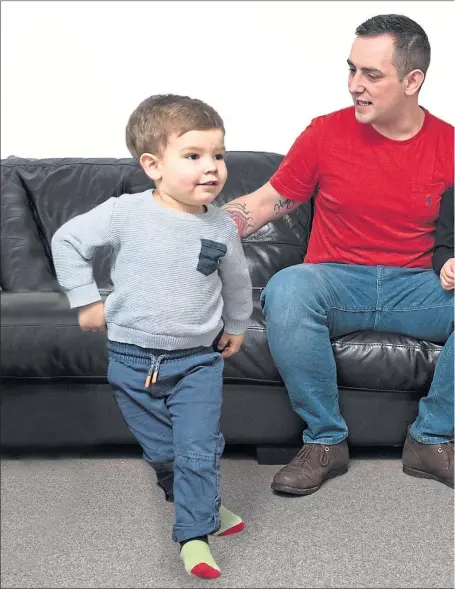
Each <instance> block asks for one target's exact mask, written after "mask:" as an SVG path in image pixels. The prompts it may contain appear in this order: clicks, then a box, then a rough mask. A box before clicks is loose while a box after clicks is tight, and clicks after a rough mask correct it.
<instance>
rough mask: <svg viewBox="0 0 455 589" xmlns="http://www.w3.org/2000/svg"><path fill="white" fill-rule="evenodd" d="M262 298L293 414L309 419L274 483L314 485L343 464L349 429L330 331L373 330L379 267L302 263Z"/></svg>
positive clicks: (308, 488)
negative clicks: (341, 406) (295, 449)
mask: <svg viewBox="0 0 455 589" xmlns="http://www.w3.org/2000/svg"><path fill="white" fill-rule="evenodd" d="M261 302H262V305H263V311H264V315H265V319H266V324H267V337H268V343H269V347H270V350H271V353H272V356H273V359H274V361H275V363H276V366H277V368H278V370H279V372H280V374H281V376H282V378H283V381H284V383H285V385H286V388H287V390H288V393H289V397H290V400H291V404H292V406H293V408H294V410H295V411H296V413H297V414H298V415H299V416H300V417H301V418H302V419H303V421H304V422H305V423H306V425H307V426H306V428H305V429H304V431H303V436H302V437H303V442H304V444H303V447H302V448H301V450H300V451H299V452H298V454H297V456H296V457H295V458H294V459H293V460H292V461H291V463H290V464H289V465H287V466H285V467H284V468H283V469H281V470H280V471H279V472H278V473H276V474H275V476H274V478H273V482H272V489H273V490H274V491H280V492H285V493H291V494H296V495H309V494H311V493H314V492H316V491H317V490H318V489H319V488H320V486H321V484H322V483H323V482H324V481H325V480H327V479H329V478H333V477H335V476H339V475H341V474H344V473H345V472H346V471H347V465H348V461H349V452H348V447H347V443H346V441H345V439H346V437H347V435H348V430H347V426H346V423H345V421H344V419H343V417H342V416H341V414H340V409H339V397H338V386H337V374H336V365H335V359H334V355H333V351H332V345H331V341H330V338H331V337H334V336H339V335H343V334H346V333H350V332H353V331H358V330H367V329H372V328H373V325H374V318H375V309H376V269H375V268H372V267H366V266H347V265H342V264H300V265H298V266H293V267H290V268H286V269H285V270H282V271H281V272H279V273H278V274H276V275H275V276H274V277H273V278H272V279H271V280H270V282H269V283H268V285H267V287H266V289H265V291H264V292H263V294H262V297H261Z"/></svg>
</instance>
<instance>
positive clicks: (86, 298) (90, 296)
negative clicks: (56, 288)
mask: <svg viewBox="0 0 455 589" xmlns="http://www.w3.org/2000/svg"><path fill="white" fill-rule="evenodd" d="M65 294H66V296H67V297H68V300H69V303H70V307H71V309H74V308H75V307H83V306H84V305H90V303H96V302H97V301H101V300H102V298H101V295H100V291H99V290H98V287H97V286H96V284H95V283H94V282H91V283H90V284H84V286H76V288H72V289H71V290H65Z"/></svg>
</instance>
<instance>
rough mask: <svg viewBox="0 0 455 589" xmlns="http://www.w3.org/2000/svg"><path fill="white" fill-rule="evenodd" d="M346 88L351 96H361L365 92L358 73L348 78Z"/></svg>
mask: <svg viewBox="0 0 455 589" xmlns="http://www.w3.org/2000/svg"><path fill="white" fill-rule="evenodd" d="M348 88H349V92H350V93H351V94H362V92H363V91H364V90H365V87H364V86H363V84H362V81H361V79H360V74H359V73H358V72H357V73H355V74H354V75H353V76H350V77H349V82H348Z"/></svg>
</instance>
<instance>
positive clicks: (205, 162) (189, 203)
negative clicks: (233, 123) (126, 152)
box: [156, 129, 227, 213]
mask: <svg viewBox="0 0 455 589" xmlns="http://www.w3.org/2000/svg"><path fill="white" fill-rule="evenodd" d="M157 170H158V172H159V176H160V178H159V179H158V180H156V186H157V190H156V192H157V193H158V194H157V196H158V198H160V199H161V200H162V202H163V204H167V205H168V206H171V207H172V208H176V209H178V210H181V211H187V212H195V213H197V212H203V211H204V205H206V204H209V203H211V202H212V201H213V200H214V199H215V198H216V197H217V196H218V194H219V193H220V192H221V190H222V188H223V186H224V184H225V182H226V178H227V170H226V164H225V163H224V133H223V131H222V130H221V129H210V130H208V131H188V133H185V134H183V135H181V136H180V137H178V136H177V135H175V134H174V135H171V136H170V137H169V140H168V144H167V146H166V148H165V150H164V152H163V154H162V156H161V157H160V158H159V161H158V163H157Z"/></svg>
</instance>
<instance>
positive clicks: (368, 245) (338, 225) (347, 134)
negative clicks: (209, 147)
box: [270, 107, 454, 268]
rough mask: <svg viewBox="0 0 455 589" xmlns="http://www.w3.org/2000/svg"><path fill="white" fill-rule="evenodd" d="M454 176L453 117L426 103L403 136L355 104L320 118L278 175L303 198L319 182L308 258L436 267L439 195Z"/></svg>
mask: <svg viewBox="0 0 455 589" xmlns="http://www.w3.org/2000/svg"><path fill="white" fill-rule="evenodd" d="M424 110H425V109H424ZM453 177H454V127H453V126H452V125H450V124H449V123H446V122H444V121H441V120H440V119H438V118H436V117H435V116H433V115H431V114H430V113H429V112H428V111H427V110H425V120H424V123H423V126H422V128H421V129H420V131H419V132H418V133H417V135H415V136H414V137H412V138H411V139H408V140H405V141H395V140H392V139H388V138H386V137H384V136H383V135H380V134H379V133H378V132H377V131H376V130H375V129H374V128H373V127H372V126H371V125H368V124H362V123H359V122H357V120H356V118H355V114H354V107H349V108H345V109H343V110H340V111H337V112H334V113H331V114H329V115H325V116H322V117H317V118H315V119H313V120H312V122H311V124H310V125H309V126H308V127H307V128H306V129H305V131H304V132H303V133H302V134H301V135H300V136H299V137H298V138H297V139H296V141H295V143H294V145H293V146H292V147H291V149H290V151H289V153H288V154H287V156H286V157H285V158H284V159H283V161H282V163H281V165H280V167H279V169H278V170H277V171H276V173H275V174H274V175H273V176H272V178H271V179H270V183H271V184H272V186H273V187H274V188H275V190H276V191H277V192H279V193H280V194H281V195H282V196H284V197H285V198H289V199H291V200H294V201H297V202H304V201H306V200H309V199H310V198H311V196H312V195H313V194H314V192H315V189H316V187H317V193H316V196H315V201H314V202H315V214H314V220H313V227H312V230H311V236H310V242H309V245H308V252H307V254H306V256H305V262H310V263H321V262H337V263H341V264H364V265H367V266H372V265H373V266H374V265H378V264H382V265H385V266H401V267H407V268H413V267H416V268H431V255H432V250H433V246H434V235H435V227H436V221H437V218H438V213H439V203H440V199H441V196H442V193H443V192H444V191H445V190H446V189H447V188H448V187H449V186H451V185H452V184H453Z"/></svg>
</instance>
